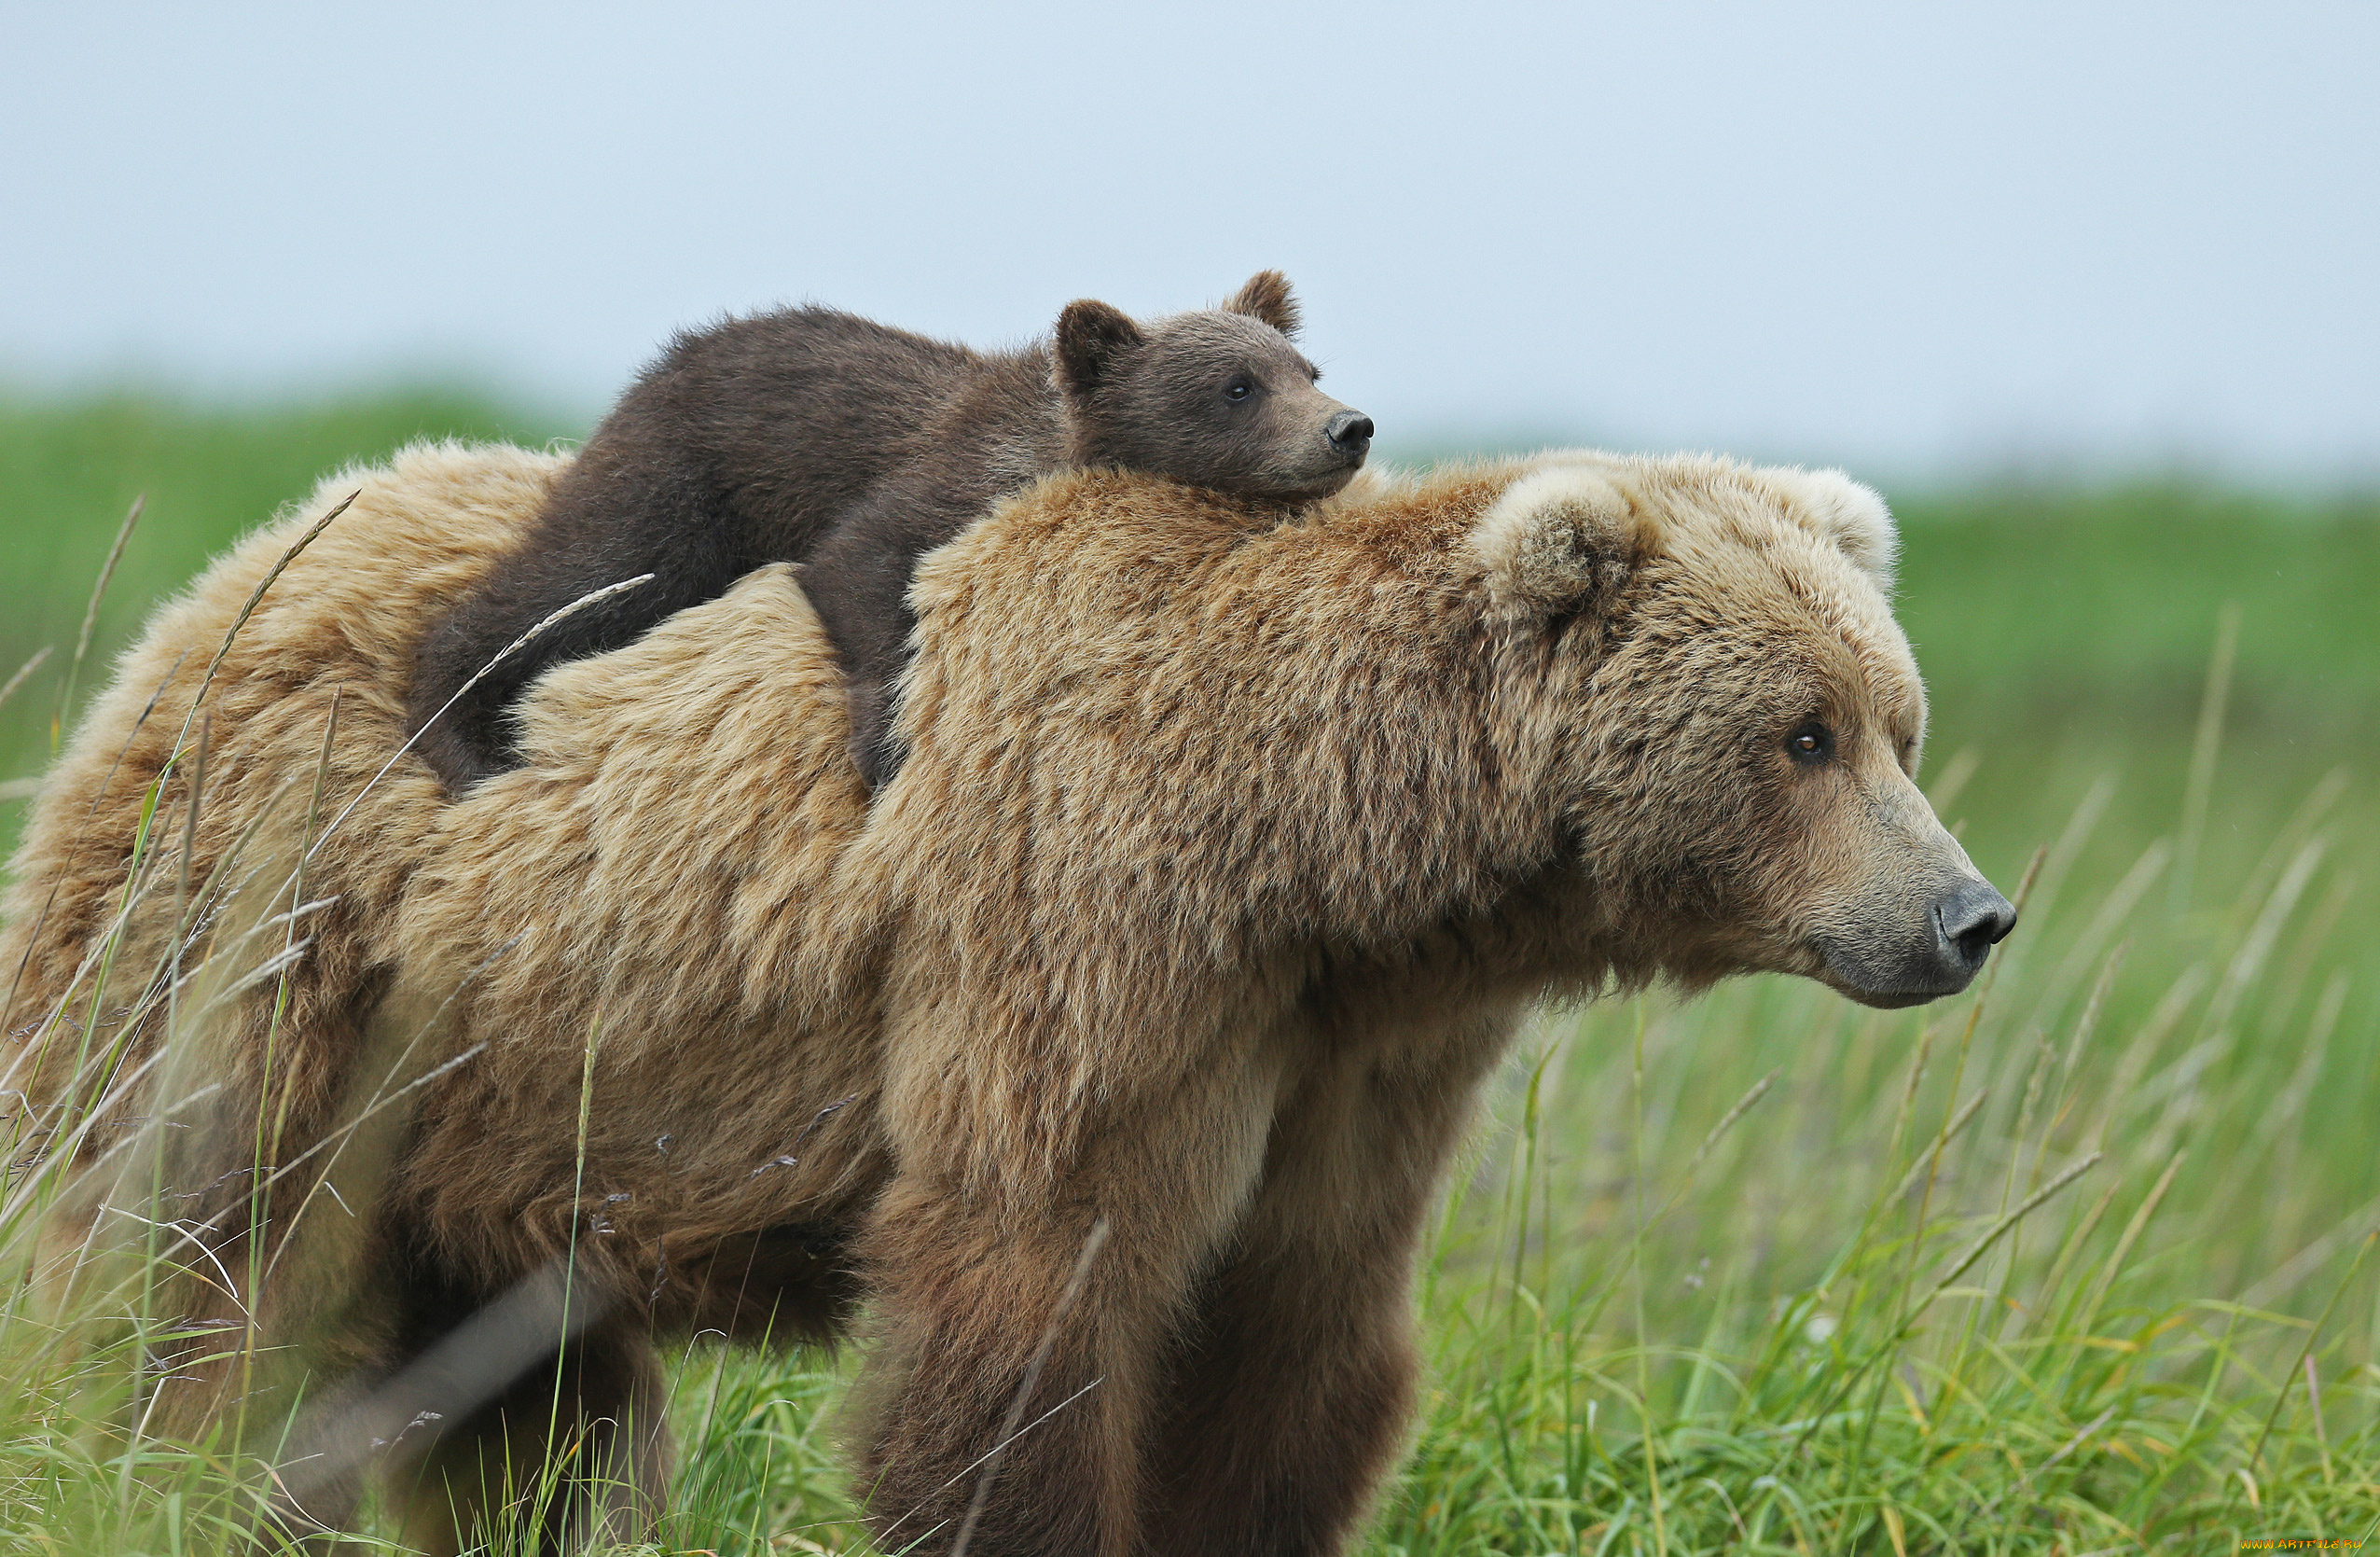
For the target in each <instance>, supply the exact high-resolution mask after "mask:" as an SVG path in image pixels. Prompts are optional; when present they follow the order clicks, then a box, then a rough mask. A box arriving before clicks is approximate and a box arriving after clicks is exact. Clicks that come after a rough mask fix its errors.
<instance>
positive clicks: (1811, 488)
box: [1776, 470, 1901, 594]
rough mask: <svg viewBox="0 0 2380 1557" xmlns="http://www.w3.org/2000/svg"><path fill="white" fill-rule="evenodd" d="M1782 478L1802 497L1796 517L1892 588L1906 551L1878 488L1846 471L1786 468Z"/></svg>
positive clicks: (1879, 582)
mask: <svg viewBox="0 0 2380 1557" xmlns="http://www.w3.org/2000/svg"><path fill="white" fill-rule="evenodd" d="M1776 479H1777V480H1778V481H1779V482H1780V483H1781V484H1783V485H1784V486H1785V487H1786V488H1787V490H1788V491H1789V492H1791V493H1792V495H1793V497H1794V498H1795V499H1796V500H1797V501H1796V502H1795V504H1794V508H1795V513H1794V517H1795V518H1796V519H1799V520H1800V521H1802V523H1803V524H1804V525H1805V526H1806V528H1808V529H1810V530H1813V531H1815V532H1816V533H1817V534H1818V535H1820V536H1821V537H1823V538H1824V539H1826V540H1829V541H1832V542H1833V543H1834V547H1835V549H1836V550H1838V551H1840V552H1842V553H1843V555H1844V556H1846V557H1847V558H1849V559H1850V561H1851V565H1852V566H1854V567H1856V568H1858V569H1859V570H1860V571H1861V572H1862V573H1865V574H1866V575H1867V576H1868V577H1871V578H1873V579H1875V583H1876V588H1878V589H1880V590H1882V591H1885V593H1887V594H1890V593H1891V592H1892V564H1893V562H1894V560H1895V559H1896V558H1897V557H1898V556H1899V555H1900V551H1901V537H1900V535H1899V533H1898V532H1896V531H1895V530H1894V529H1893V526H1892V510H1891V509H1890V508H1889V507H1886V506H1885V502H1884V498H1883V497H1882V496H1881V495H1879V494H1877V492H1876V490H1875V488H1874V487H1871V486H1867V485H1864V484H1863V483H1861V482H1859V481H1855V480H1851V478H1850V477H1848V476H1846V475H1845V474H1843V472H1841V471H1840V470H1786V471H1779V472H1778V473H1777V475H1776Z"/></svg>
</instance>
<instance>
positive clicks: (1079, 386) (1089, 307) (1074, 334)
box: [1058, 298, 1146, 395]
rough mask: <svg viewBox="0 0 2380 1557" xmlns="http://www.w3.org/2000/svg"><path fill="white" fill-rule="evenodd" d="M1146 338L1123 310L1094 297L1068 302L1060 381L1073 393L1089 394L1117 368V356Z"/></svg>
mask: <svg viewBox="0 0 2380 1557" xmlns="http://www.w3.org/2000/svg"><path fill="white" fill-rule="evenodd" d="M1144 339H1146V338H1145V337H1144V336H1142V334H1141V327H1140V326H1138V325H1136V324H1134V323H1133V322H1132V318H1131V315H1129V314H1128V313H1125V312H1124V311H1123V310H1122V309H1119V308H1114V307H1111V306H1109V305H1108V304H1106V303H1103V302H1100V301H1097V300H1096V299H1090V298H1082V299H1077V300H1075V301H1073V302H1071V303H1068V304H1067V305H1066V312H1065V313H1061V314H1059V316H1058V376H1059V384H1060V386H1061V387H1063V388H1064V389H1065V390H1066V392H1067V393H1068V394H1070V395H1087V394H1089V393H1090V392H1091V391H1092V390H1094V389H1097V388H1098V387H1099V386H1100V382H1102V381H1103V380H1105V379H1106V378H1107V376H1108V375H1109V374H1110V373H1111V372H1113V371H1114V368H1115V363H1116V359H1118V358H1119V357H1121V356H1123V355H1124V354H1126V353H1128V352H1130V351H1131V350H1132V349H1133V348H1135V347H1137V346H1139V345H1140V344H1141V342H1142V341H1143V340H1144Z"/></svg>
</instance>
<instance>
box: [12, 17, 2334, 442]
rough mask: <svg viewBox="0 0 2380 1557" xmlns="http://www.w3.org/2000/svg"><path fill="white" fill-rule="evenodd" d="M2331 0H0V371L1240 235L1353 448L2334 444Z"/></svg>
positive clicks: (1004, 302) (194, 366)
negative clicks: (1377, 440) (1286, 309)
mask: <svg viewBox="0 0 2380 1557" xmlns="http://www.w3.org/2000/svg"><path fill="white" fill-rule="evenodd" d="M2375 169H2380V7H2374V6H2372V5H2369V4H2332V5H2290V4H2282V3H2266V4H2261V5H2245V4H2243V5H2236V6H2221V7H2212V6H2201V5H2191V4H2174V3H2168V4H2125V5H2113V4H2106V5H2102V4H2091V3H2087V0H2082V3H2075V0H2069V3H2063V4H2033V3H2007V0H1999V3H1994V4H1988V5H1963V6H1934V5H1912V4H1906V3H1903V4H1838V5H1817V6H1779V5H1721V4H1685V5H1660V6H1648V5H1642V4H1635V5H1626V6H1621V5H1612V6H1591V5H1568V6H1560V7H1550V6H1549V7H1492V6H1485V5H1471V6H1462V7H1452V6H1447V7H1419V6H1407V5H1401V4H1393V3H1384V0H1374V3H1369V4H1362V5H1352V4H1339V5H1330V6H1309V5H1294V6H1292V5H1272V6H1266V7H1230V6H1206V7H1195V8H1193V7H1179V8H1169V9H1167V10H1164V11H1160V10H1158V9H1156V8H1154V7H1150V8H1141V7H1124V6H1117V5H1113V4H1111V5H1100V6H1057V5H1035V6H1030V7H1013V6H1012V7H990V6H969V7H938V6H907V5H898V4H870V5H865V6H862V5H843V6H837V7H809V6H791V5H778V6H769V5H759V4H743V3H728V0H722V3H717V4H677V5H673V6H671V7H666V8H664V7H649V8H630V7H612V6H601V5H581V6H568V7H565V6H559V5H556V6H510V5H505V4H502V3H495V0H474V3H468V4H464V3H450V0H426V3H416V4H411V5H407V6H404V7H334V6H323V5H319V4H311V5H304V6H298V5H287V6H265V5H245V4H239V3H236V0H235V3H231V4H227V5H217V6H209V7H195V6H171V7H168V6H154V7H134V6H119V5H107V4H87V5H74V6H68V5H62V4H45V5H41V6H39V7H35V6H34V5H32V4H20V5H17V6H12V7H8V8H7V13H6V16H5V19H4V20H0V385H12V386H14V389H15V391H16V392H18V393H23V392H27V391H30V392H35V393H39V392H44V391H47V390H50V389H53V388H58V387H71V386H76V385H82V386H88V385H91V384H95V383H108V382H118V381H121V380H125V379H139V380H144V381H147V382H164V383H167V384H173V385H179V386H184V387H187V388H189V389H191V390H193V391H194V392H197V393H201V394H207V395H214V394H234V395H243V396H244V395H253V394H264V395H273V396H291V395H307V394H313V393H320V392H324V391H325V390H328V389H332V388H338V387H344V386H349V385H353V384H356V383H359V382H381V381H384V380H386V379H389V378H392V377H407V376H410V377H415V378H420V377H436V378H442V379H446V380H450V381H456V380H460V381H464V382H477V383H484V384H487V385H489V386H491V387H493V388H495V389H497V390H498V391H499V392H502V393H507V394H513V395H517V396H528V397H533V398H534V399H536V400H539V401H542V402H544V403H546V404H548V405H553V406H557V407H560V408H562V409H565V410H569V411H571V412H573V413H575V414H590V413H591V412H592V411H593V410H595V409H597V408H599V407H600V406H601V405H602V403H603V402H604V401H605V400H607V399H608V398H609V396H611V394H612V393H614V392H615V391H616V389H617V388H618V387H619V386H620V384H621V383H622V382H625V380H626V379H627V378H628V376H629V375H630V373H632V372H633V371H634V369H635V368H637V367H638V366H639V364H640V363H642V362H643V360H644V359H645V358H647V357H648V356H649V355H650V354H652V353H653V351H654V350H655V349H656V347H657V343H658V342H659V341H661V340H662V339H663V338H664V337H665V336H666V335H667V333H668V332H669V331H670V329H671V328H672V327H675V326H677V325H680V324H684V323H688V322H696V321H699V320H702V319H704V318H706V317H709V316H712V315H714V314H716V313H719V312H720V311H722V310H729V309H733V310H746V309H754V308H759V307H765V306H768V305H769V304H771V303H775V302H781V301H792V300H798V299H818V300H821V301H826V302H831V303H835V304H838V305H841V306H844V307H848V308H852V309H856V310H858V311H861V312H863V313H871V314H874V315H876V316H878V317H880V318H883V319H885V320H887V321H890V322H893V323H897V324H901V325H906V326H908V327H914V328H920V329H924V330H928V331H933V332H936V333H941V334H947V335H952V336H956V337H959V338H962V339H964V340H968V341H977V342H987V343H988V342H999V341H1016V340H1019V339H1022V338H1024V337H1027V336H1030V335H1031V334H1034V333H1036V332H1038V331H1039V330H1041V329H1042V328H1044V327H1046V325H1047V324H1048V322H1049V321H1050V320H1051V319H1052V318H1053V317H1054V316H1055V314H1056V313H1057V311H1058V310H1059V307H1060V306H1061V305H1062V304H1063V303H1064V302H1065V301H1066V300H1067V299H1070V298H1072V297H1076V296H1081V295H1096V296H1100V297H1104V298H1107V299H1110V300H1111V301H1114V302H1116V303H1118V304H1120V305H1122V306H1125V307H1127V308H1130V309H1133V310H1137V311H1143V312H1155V311H1162V310H1165V309H1169V308H1176V307H1185V306H1193V305H1197V304H1198V303H1201V302H1205V301H1209V300H1211V299H1217V298H1220V297H1221V296H1223V295H1224V294H1225V293H1226V292H1228V291H1229V290H1230V289H1231V288H1232V287H1233V286H1234V285H1237V284H1238V282H1239V280H1240V279H1241V278H1243V277H1244V276H1245V275H1246V274H1247V273H1248V272H1250V271H1253V270H1256V269H1259V268H1261V267H1264V266H1267V265H1277V266H1280V267H1281V268H1283V269H1285V270H1286V271H1289V272H1290V274H1291V275H1292V277H1293V278H1294V280H1295V282H1296V284H1297V285H1298V288H1299V290H1300V292H1301V294H1302V295H1303V297H1304V299H1306V302H1307V305H1308V319H1309V324H1310V327H1309V333H1308V343H1309V345H1310V347H1311V349H1312V351H1313V352H1314V354H1316V355H1317V356H1318V357H1319V358H1320V359H1321V361H1322V362H1323V363H1324V365H1325V366H1326V368H1328V370H1329V374H1330V388H1331V390H1332V392H1333V393H1335V394H1336V395H1337V396H1340V397H1342V398H1344V399H1347V400H1349V401H1350V402H1352V403H1354V404H1357V405H1359V406H1362V407H1363V409H1365V410H1369V411H1371V412H1372V413H1373V414H1374V415H1375V416H1376V417H1377V419H1378V421H1379V422H1380V424H1381V428H1382V435H1383V438H1382V442H1383V447H1384V449H1385V450H1386V451H1388V452H1391V453H1393V452H1395V451H1396V450H1397V449H1399V448H1400V447H1405V448H1410V447H1414V446H1415V442H1416V440H1419V439H1425V438H1427V439H1445V438H1461V437H1467V436H1469V437H1477V436H1497V435H1501V436H1505V437H1512V438H1557V437H1558V438H1575V439H1593V440H1596V441H1600V442H1604V443H1608V444H1612V445H1617V446H1624V447H1662V448H1667V447H1678V446H1695V447H1713V448H1723V449H1730V450H1736V451H1738V452H1746V453H1750V454H1757V455H1761V456H1768V457H1780V458H1787V459H1795V460H1801V461H1806V462H1813V463H1815V462H1828V463H1833V462H1842V463H1846V464H1848V465H1851V466H1854V467H1856V468H1861V469H1865V470H1869V471H1871V472H1874V473H1877V474H1882V475H1887V476H1895V475H1898V476H1903V477H1908V476H1923V475H1928V474H1935V475H1942V474H1953V473H1958V472H1961V471H1971V470H1973V469H1975V468H1978V467H1987V466H1994V465H1998V464H2000V463H2003V462H2006V461H2010V460H2015V461H2020V462H2023V461H2044V460H2046V461H2052V462H2056V461H2076V462H2082V463H2084V464H2087V465H2093V466H2117V467H2127V466H2133V467H2137V466H2163V465H2166V464H2173V463H2177V462H2178V463H2181V464H2185V465H2194V466H2210V467H2214V468H2218V469H2225V470H2230V471H2234V472H2237V473H2241V474H2244V475H2248V476H2251V477H2256V478H2259V479H2264V478H2279V479H2284V480H2287V479H2292V478H2294V479H2301V480H2313V481H2318V482H2327V481H2332V480H2354V479H2359V478H2368V477H2370V476H2372V475H2373V474H2374V473H2380V300H2375V287H2374V280H2375V275H2374V271H2375V260H2380V199H2375V198H2374V196H2375V188H2374V184H2375Z"/></svg>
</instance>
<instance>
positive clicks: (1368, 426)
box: [1323, 410, 1372, 454]
mask: <svg viewBox="0 0 2380 1557" xmlns="http://www.w3.org/2000/svg"><path fill="white" fill-rule="evenodd" d="M1323 430H1324V431H1325V432H1327V433H1328V434H1329V435H1330V439H1331V442H1332V443H1334V444H1335V445H1337V446H1338V447H1339V448H1340V449H1343V450H1345V451H1346V452H1349V453H1350V454H1362V453H1364V452H1368V451H1369V450H1370V449H1371V447H1372V419H1371V418H1370V417H1368V416H1366V415H1364V414H1363V412H1362V411H1360V410H1343V411H1341V412H1339V413H1338V414H1337V415H1336V416H1334V417H1332V418H1331V424H1330V425H1329V426H1328V427H1327V428H1325V429H1323Z"/></svg>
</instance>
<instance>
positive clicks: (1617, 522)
mask: <svg viewBox="0 0 2380 1557" xmlns="http://www.w3.org/2000/svg"><path fill="white" fill-rule="evenodd" d="M1659 548H1660V533H1659V528H1658V526H1657V525H1655V524H1654V522H1653V521H1652V520H1651V519H1649V518H1647V517H1646V516H1644V515H1643V514H1641V513H1640V512H1639V511H1638V510H1637V507H1636V506H1635V505H1634V504H1632V503H1630V502H1629V501H1628V498H1627V494H1625V493H1623V492H1622V491H1621V490H1620V489H1619V488H1618V487H1617V486H1615V485H1614V484H1613V483H1612V481H1611V480H1609V479H1608V478H1607V477H1605V476H1604V475H1603V474H1602V473H1601V472H1599V471H1597V470H1593V469H1589V468H1585V467H1583V466H1560V465H1557V466H1552V467H1550V468H1546V469H1541V470H1537V471H1533V472H1531V473H1530V474H1529V475H1527V476H1524V477H1522V478H1521V479H1520V480H1517V481H1515V482H1514V483H1513V484H1512V485H1511V486H1509V487H1506V488H1505V489H1504V491H1503V494H1502V495H1501V496H1499V497H1498V498H1497V499H1496V501H1495V502H1494V503H1492V504H1490V505H1489V506H1488V507H1487V512H1486V513H1483V514H1481V515H1480V516H1479V521H1478V522H1477V523H1476V524H1474V525H1473V526H1472V531H1471V549H1472V551H1473V553H1474V555H1475V556H1476V557H1477V558H1478V559H1479V563H1480V568H1481V571H1482V574H1483V576H1484V577H1483V579H1482V582H1483V583H1484V584H1485V585H1486V587H1487V598H1488V600H1489V602H1490V603H1491V604H1492V605H1494V606H1495V607H1496V608H1497V610H1498V611H1499V612H1501V614H1503V615H1505V616H1506V617H1508V618H1511V619H1522V620H1527V619H1541V618H1544V617H1550V616H1556V615H1559V614H1561V613H1563V612H1566V611H1571V610H1574V609H1577V608H1579V607H1582V606H1588V607H1591V606H1592V605H1593V604H1594V602H1595V600H1596V598H1597V597H1598V596H1600V595H1604V594H1607V593H1609V592H1610V591H1613V590H1616V589H1617V588H1619V586H1620V584H1621V583H1622V582H1623V581H1624V580H1625V579H1626V577H1627V575H1628V574H1629V573H1630V572H1631V571H1633V570H1634V569H1635V567H1636V566H1637V564H1638V563H1641V562H1643V561H1644V560H1645V559H1646V558H1647V557H1650V556H1652V555H1653V554H1654V552H1655V551H1657V550H1658V549H1659Z"/></svg>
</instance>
